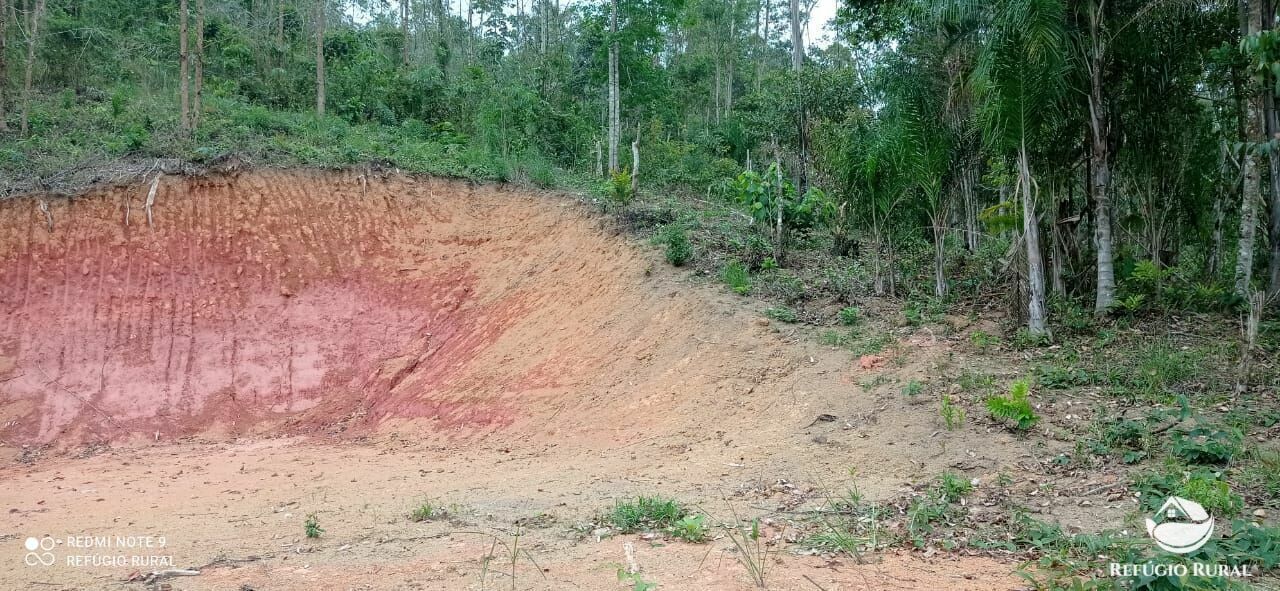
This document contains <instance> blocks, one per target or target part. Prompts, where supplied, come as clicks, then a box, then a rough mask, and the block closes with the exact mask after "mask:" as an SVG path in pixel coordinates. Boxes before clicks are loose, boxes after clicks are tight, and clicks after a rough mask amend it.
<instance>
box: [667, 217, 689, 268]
mask: <svg viewBox="0 0 1280 591" xmlns="http://www.w3.org/2000/svg"><path fill="white" fill-rule="evenodd" d="M661 241H662V244H663V245H664V246H665V247H666V253H665V254H666V257H667V262H668V263H671V264H672V266H675V267H683V266H684V265H685V263H688V262H689V260H690V259H692V258H693V245H692V244H690V243H689V236H688V234H686V233H685V231H684V229H683V228H677V227H674V226H672V227H669V228H667V229H666V230H665V231H663V233H662V236H661Z"/></svg>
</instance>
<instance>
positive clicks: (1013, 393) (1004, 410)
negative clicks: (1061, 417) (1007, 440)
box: [987, 380, 1040, 431]
mask: <svg viewBox="0 0 1280 591" xmlns="http://www.w3.org/2000/svg"><path fill="white" fill-rule="evenodd" d="M1030 390H1031V384H1029V383H1028V382H1027V381H1026V380H1018V381H1016V382H1014V383H1013V385H1011V386H1010V387H1009V395H1008V396H991V397H990V398H987V411H988V412H990V413H991V417H992V418H994V419H997V420H1001V421H1008V422H1012V423H1013V424H1014V426H1015V427H1016V428H1017V429H1018V430H1019V431H1026V430H1028V429H1030V428H1032V427H1034V426H1035V425H1036V423H1037V422H1039V420H1040V415H1037V414H1036V411H1035V409H1033V408H1031V401H1030V400H1027V395H1028V393H1029V392H1030Z"/></svg>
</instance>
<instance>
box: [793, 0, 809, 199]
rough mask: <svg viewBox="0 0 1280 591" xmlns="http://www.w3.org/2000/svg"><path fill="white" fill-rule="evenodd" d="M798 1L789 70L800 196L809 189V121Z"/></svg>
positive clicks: (798, 3)
mask: <svg viewBox="0 0 1280 591" xmlns="http://www.w3.org/2000/svg"><path fill="white" fill-rule="evenodd" d="M800 18H801V14H800V0H791V70H792V72H794V73H795V77H796V102H797V109H796V116H797V119H798V121H797V122H796V131H797V132H798V133H797V135H798V137H799V144H800V145H799V146H798V150H799V159H800V162H799V164H798V165H797V166H796V191H798V192H799V193H800V194H801V195H803V194H804V192H805V190H806V189H807V188H808V187H809V121H808V113H807V112H806V109H805V98H804V79H803V77H802V75H803V71H804V34H803V32H802V27H801V24H800Z"/></svg>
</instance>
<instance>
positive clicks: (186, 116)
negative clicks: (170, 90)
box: [178, 0, 191, 134]
mask: <svg viewBox="0 0 1280 591" xmlns="http://www.w3.org/2000/svg"><path fill="white" fill-rule="evenodd" d="M187 35H188V32H187V0H179V1H178V102H179V115H178V116H179V117H180V120H179V121H180V125H181V126H182V132H183V133H184V134H185V133H187V132H189V131H191V89H190V85H191V66H190V60H191V56H190V54H188V53H187Z"/></svg>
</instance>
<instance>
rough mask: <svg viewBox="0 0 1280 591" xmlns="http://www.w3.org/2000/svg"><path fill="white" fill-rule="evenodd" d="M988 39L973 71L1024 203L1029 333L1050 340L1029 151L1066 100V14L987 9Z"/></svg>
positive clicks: (1036, 6) (1008, 5)
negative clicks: (990, 19)
mask: <svg viewBox="0 0 1280 591" xmlns="http://www.w3.org/2000/svg"><path fill="white" fill-rule="evenodd" d="M992 8H993V9H994V11H995V12H994V14H995V16H994V21H993V23H992V27H991V31H990V32H989V35H990V38H989V40H988V42H987V45H986V47H985V48H984V49H983V54H982V56H981V58H980V60H979V63H978V68H977V70H976V71H975V74H974V75H975V78H976V82H977V86H978V88H979V89H980V92H981V94H982V98H983V99H985V102H984V104H983V106H982V113H981V115H982V120H983V125H984V127H985V132H986V138H987V141H988V142H989V143H990V144H991V147H992V148H993V149H995V150H997V151H998V152H1003V153H1006V154H1008V153H1012V154H1013V156H1014V160H1015V167H1016V169H1015V170H1016V184H1015V186H1014V189H1015V192H1016V198H1017V199H1018V200H1020V201H1021V203H1022V237H1021V239H1022V242H1023V246H1024V247H1025V257H1026V260H1025V263H1026V281H1027V329H1028V331H1029V332H1030V333H1031V334H1033V335H1048V334H1049V323H1048V320H1049V314H1048V310H1047V309H1046V307H1045V268H1044V257H1043V256H1042V254H1041V244H1040V223H1039V210H1038V208H1037V205H1036V200H1037V199H1036V197H1037V189H1036V186H1037V185H1036V183H1035V182H1033V179H1032V166H1031V152H1030V148H1031V147H1032V146H1033V145H1034V143H1035V142H1037V141H1039V140H1041V139H1043V137H1042V136H1043V135H1044V134H1043V128H1044V126H1045V124H1046V122H1047V120H1048V116H1049V113H1050V109H1051V108H1052V105H1054V104H1055V103H1056V102H1057V101H1058V100H1059V99H1060V98H1061V97H1062V95H1063V93H1064V91H1065V89H1064V85H1063V76H1064V70H1065V62H1066V58H1065V55H1064V54H1065V46H1066V40H1065V32H1064V13H1063V6H1062V4H1061V2H1060V0H1000V1H998V2H994V3H992Z"/></svg>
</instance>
